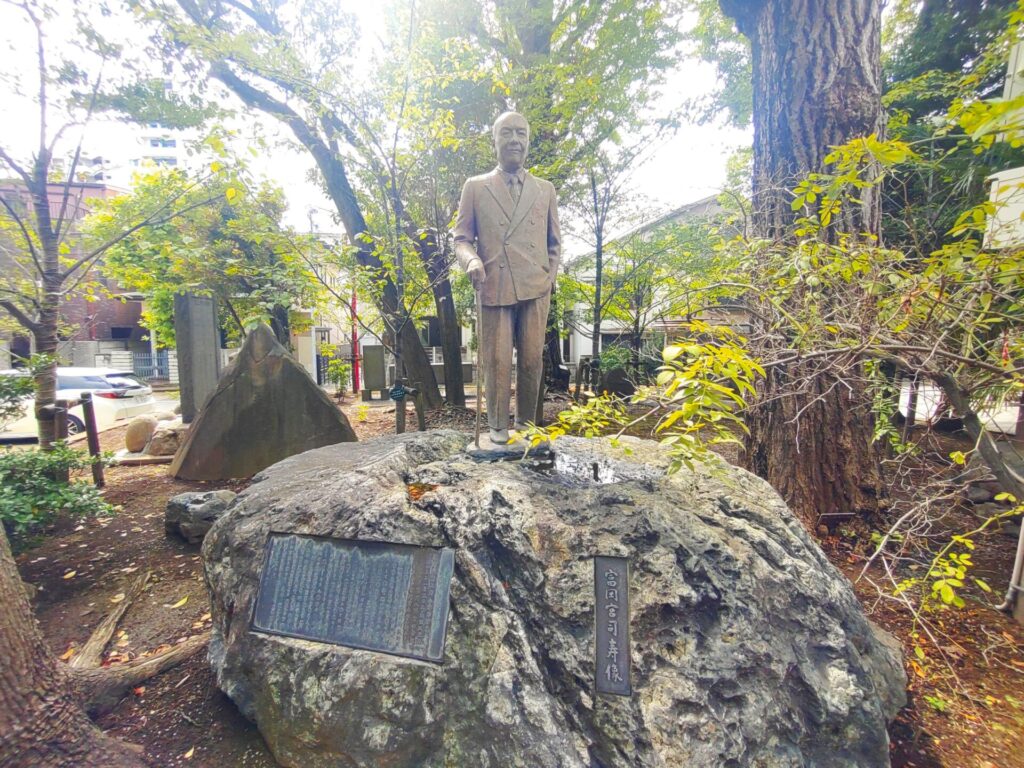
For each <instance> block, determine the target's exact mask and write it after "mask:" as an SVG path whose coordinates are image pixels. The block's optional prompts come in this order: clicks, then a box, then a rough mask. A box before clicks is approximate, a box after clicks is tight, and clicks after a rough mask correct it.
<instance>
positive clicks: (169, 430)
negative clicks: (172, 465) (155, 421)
mask: <svg viewBox="0 0 1024 768" xmlns="http://www.w3.org/2000/svg"><path fill="white" fill-rule="evenodd" d="M187 434H188V424H182V423H181V421H180V420H178V419H175V420H174V421H162V422H160V424H159V425H158V426H157V428H156V431H155V432H154V433H153V437H152V438H151V439H150V441H149V445H148V446H146V453H147V454H149V455H150V456H173V455H174V454H176V453H177V452H178V448H180V447H181V444H182V443H183V442H184V441H185V436H186V435H187Z"/></svg>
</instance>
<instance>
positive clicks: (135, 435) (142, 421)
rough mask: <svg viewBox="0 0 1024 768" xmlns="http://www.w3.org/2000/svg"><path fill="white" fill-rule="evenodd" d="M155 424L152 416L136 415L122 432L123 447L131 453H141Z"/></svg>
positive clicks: (154, 429) (154, 428) (155, 421)
mask: <svg viewBox="0 0 1024 768" xmlns="http://www.w3.org/2000/svg"><path fill="white" fill-rule="evenodd" d="M156 425H157V420H156V419H155V418H154V417H153V416H149V415H146V416H136V417H135V418H134V419H132V421H131V423H130V424H129V425H128V429H127V430H126V431H125V433H124V447H125V448H127V449H128V450H129V451H130V452H131V453H141V452H142V451H143V449H144V448H145V447H146V444H147V443H148V442H149V439H150V438H151V437H152V436H153V432H154V431H156Z"/></svg>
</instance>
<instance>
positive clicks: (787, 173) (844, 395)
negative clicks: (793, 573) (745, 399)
mask: <svg viewBox="0 0 1024 768" xmlns="http://www.w3.org/2000/svg"><path fill="white" fill-rule="evenodd" d="M720 5H721V8H722V11H723V12H724V13H725V14H726V15H727V16H730V17H731V18H733V19H734V20H735V22H736V25H737V27H738V28H739V30H740V32H742V33H743V34H744V35H746V36H747V37H748V38H749V39H750V42H751V51H752V57H753V81H754V82H753V85H754V88H753V91H754V178H753V197H754V215H753V222H754V229H755V231H756V234H757V235H758V236H761V237H764V238H768V239H772V240H786V239H788V238H790V237H792V234H791V225H792V223H793V219H794V215H795V214H794V212H793V210H792V208H791V206H790V203H791V201H792V195H791V194H790V190H791V189H792V187H793V186H794V185H795V184H796V183H797V182H798V181H799V180H800V179H801V178H802V177H804V176H805V175H806V174H808V173H811V172H816V171H822V170H824V168H823V165H824V158H825V156H826V155H827V154H828V153H829V151H830V148H831V147H833V146H835V145H837V144H842V143H845V142H847V141H849V140H850V139H853V138H856V137H858V136H866V135H869V134H872V133H878V132H879V131H880V130H881V127H882V111H881V66H880V59H879V56H880V50H881V18H880V16H881V8H880V3H879V2H878V0H720ZM878 230H879V200H878V194H877V190H874V189H867V190H864V194H863V196H862V200H861V203H860V204H859V205H849V206H847V208H846V210H845V212H844V215H843V216H842V217H841V218H840V220H839V221H837V222H835V223H834V224H833V227H832V232H845V233H849V234H851V235H853V236H855V237H863V236H868V237H870V236H874V235H877V233H878ZM825 236H829V234H828V233H826V235H825ZM755 335H756V334H755ZM783 343H785V342H784V341H783ZM765 351H766V352H767V353H769V354H770V350H765ZM747 423H748V426H749V427H750V435H749V437H748V439H747V446H746V447H747V451H746V461H747V464H748V466H749V468H750V469H751V470H753V471H754V472H756V473H757V474H758V475H760V476H761V477H764V478H765V479H766V480H768V481H769V482H770V483H771V484H772V485H773V486H774V487H775V488H776V489H777V490H779V492H780V493H781V494H782V495H783V497H784V498H785V499H786V501H787V502H788V503H789V504H790V506H791V507H792V508H793V510H794V511H795V512H796V513H797V514H798V515H800V517H801V518H802V519H803V520H804V521H805V522H807V523H808V524H810V525H815V524H817V523H830V524H831V523H835V522H839V521H842V520H843V519H844V518H846V517H848V516H851V515H867V514H871V513H873V512H875V511H876V510H877V509H878V504H879V495H880V491H879V489H880V487H881V474H880V467H879V457H878V455H877V453H876V451H875V449H874V448H873V447H872V444H871V437H872V424H873V421H872V417H871V413H870V408H869V401H868V398H867V397H866V396H865V392H864V388H863V385H862V384H861V383H860V382H859V381H857V380H856V377H854V378H852V379H848V380H843V381H840V380H839V379H838V378H837V377H836V376H835V375H834V374H832V373H829V372H827V371H826V372H822V371H819V370H817V369H815V368H813V367H812V366H809V365H807V364H806V363H797V364H793V365H791V366H790V367H789V368H788V369H787V370H785V371H774V372H772V374H771V375H770V376H769V377H768V378H767V379H766V381H765V382H764V384H763V386H762V387H761V390H760V391H759V393H758V401H757V403H756V404H755V406H754V407H753V408H752V410H751V412H750V414H749V418H748V421H747ZM823 516H827V517H823Z"/></svg>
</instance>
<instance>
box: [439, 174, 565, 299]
mask: <svg viewBox="0 0 1024 768" xmlns="http://www.w3.org/2000/svg"><path fill="white" fill-rule="evenodd" d="M474 244H475V249H474ZM561 252H562V234H561V230H560V229H559V225H558V198H557V196H556V194H555V187H554V185H553V184H552V183H551V182H549V181H545V180H544V179H538V178H535V177H533V176H531V175H530V174H529V173H527V174H526V176H525V178H524V180H523V189H522V191H521V192H520V194H519V204H518V205H514V204H513V202H512V195H511V194H510V193H509V190H508V185H507V184H506V183H505V181H504V179H503V178H502V176H501V174H500V173H499V172H498V169H497V168H496V169H494V170H493V171H491V172H490V173H485V174H483V175H482V176H474V177H473V178H471V179H469V180H468V181H467V182H466V184H465V186H463V188H462V200H461V201H460V202H459V215H458V217H457V218H456V220H455V256H456V258H457V259H458V261H459V266H461V267H462V268H463V269H467V268H468V267H469V265H470V262H471V261H472V259H473V258H474V257H477V256H479V258H480V260H481V261H482V262H483V264H484V271H485V273H486V275H487V278H486V280H485V281H484V287H483V290H482V291H481V296H480V298H481V303H482V304H483V305H484V306H485V307H504V306H509V305H513V304H516V303H517V302H519V301H526V300H528V299H537V298H540V297H541V296H546V295H547V294H548V293H549V292H550V291H551V287H552V285H553V284H554V281H555V275H556V273H557V272H558V263H559V259H560V257H561Z"/></svg>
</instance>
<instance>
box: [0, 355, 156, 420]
mask: <svg viewBox="0 0 1024 768" xmlns="http://www.w3.org/2000/svg"><path fill="white" fill-rule="evenodd" d="M27 375H28V374H27V373H26V372H25V371H24V370H9V371H0V376H27ZM83 392H92V402H93V406H94V410H95V412H96V427H97V429H105V428H106V427H110V426H112V425H114V424H116V423H117V422H119V421H125V420H126V419H131V418H133V417H135V416H138V415H140V414H144V413H152V412H153V411H155V410H156V401H155V400H154V399H153V390H152V388H151V387H150V386H149V385H147V384H145V383H143V382H142V381H141V380H140V379H139V378H138V377H137V376H136V375H135V374H134V373H133V372H131V371H119V370H116V369H114V368H63V367H58V368H57V399H58V400H77V399H78V398H79V397H81V395H82V393H83ZM24 403H25V406H24V408H23V409H22V414H21V416H20V417H18V418H16V419H15V420H13V421H11V422H8V423H7V424H0V433H2V434H4V435H6V436H13V435H35V434H36V420H35V398H32V397H28V398H26V399H25V401H24ZM84 431H85V421H84V420H83V416H82V406H80V405H76V406H75V407H73V408H71V409H70V411H69V412H68V434H70V435H76V434H78V433H80V432H84Z"/></svg>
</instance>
